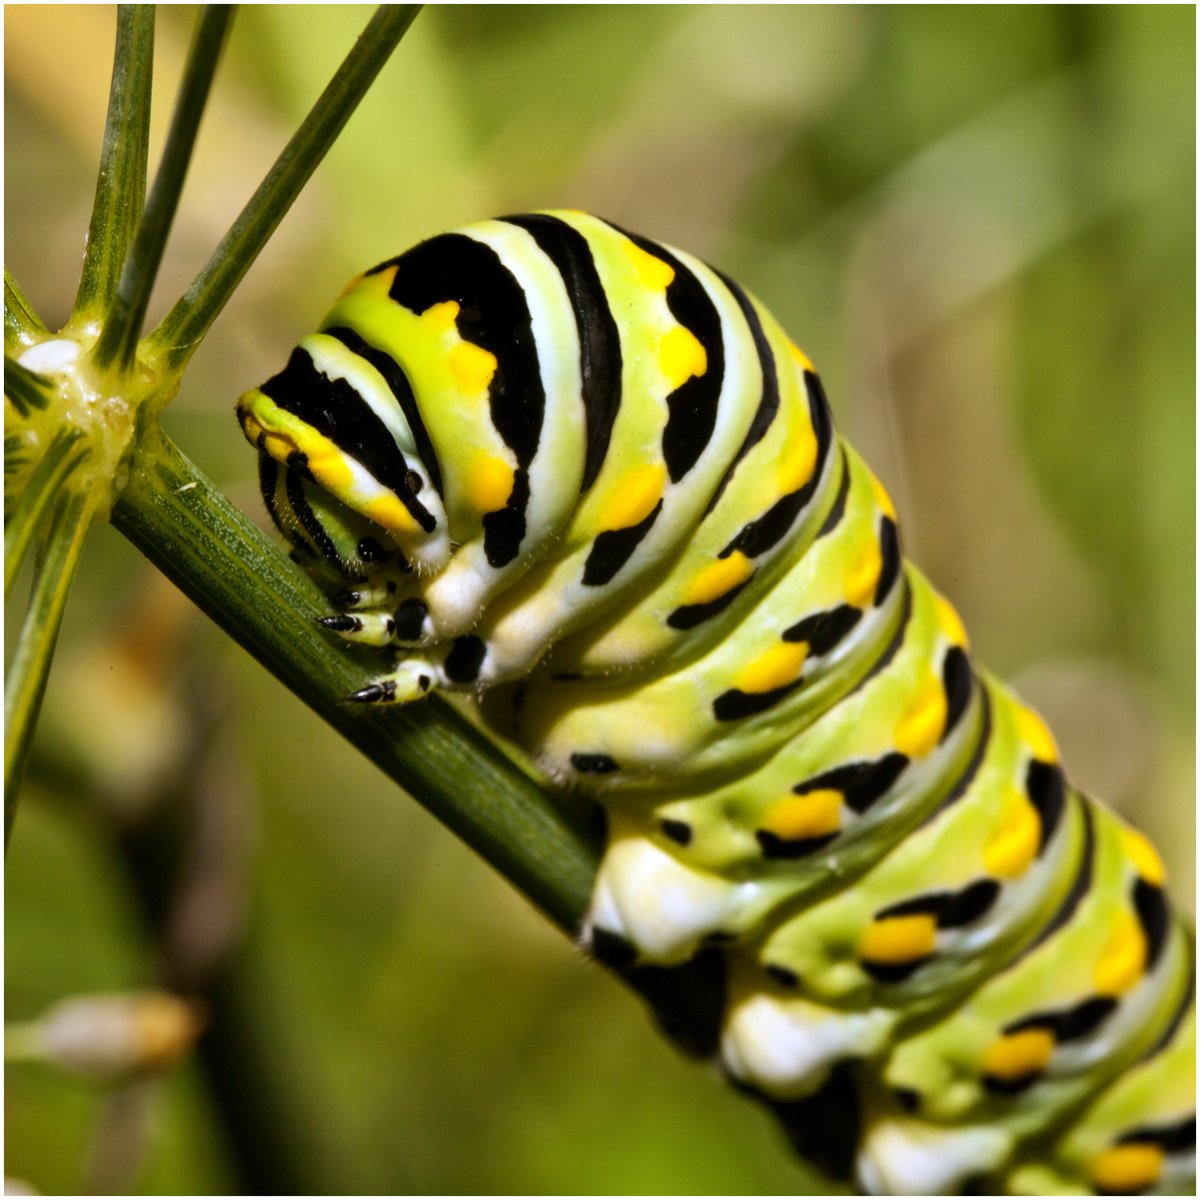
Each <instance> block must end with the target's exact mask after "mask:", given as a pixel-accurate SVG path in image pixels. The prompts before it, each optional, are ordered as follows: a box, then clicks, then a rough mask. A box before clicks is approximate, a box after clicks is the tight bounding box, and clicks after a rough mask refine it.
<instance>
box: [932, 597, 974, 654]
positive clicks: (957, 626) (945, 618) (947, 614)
mask: <svg viewBox="0 0 1201 1201" xmlns="http://www.w3.org/2000/svg"><path fill="white" fill-rule="evenodd" d="M934 617H935V620H936V621H937V622H938V628H939V629H940V630H942V632H943V633H944V634H946V636H947V637H948V638H949V639H950V640H951V641H952V642H953V643H954V644H955V645H956V646H962V647H963V648H964V649H965V650H966V649H967V645H968V641H967V630H965V629H964V628H963V619H962V618H961V617H960V616H959V614H958V613H957V612H956V611H955V606H954V605H952V604H951V602H950V601H949V600H947V598H946V597H945V596H939V595H938V593H937V592H936V593H935V594H934Z"/></svg>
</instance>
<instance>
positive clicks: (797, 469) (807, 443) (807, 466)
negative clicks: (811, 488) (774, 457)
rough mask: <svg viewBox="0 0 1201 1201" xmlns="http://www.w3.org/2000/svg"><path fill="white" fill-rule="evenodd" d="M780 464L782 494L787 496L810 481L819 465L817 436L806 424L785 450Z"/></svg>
mask: <svg viewBox="0 0 1201 1201" xmlns="http://www.w3.org/2000/svg"><path fill="white" fill-rule="evenodd" d="M784 453H785V458H784V460H783V462H781V464H780V495H781V496H787V495H788V494H789V493H790V492H795V491H796V490H797V489H798V488H800V487H801V486H802V485H803V484H807V483H808V482H809V479H810V477H811V476H812V475H813V469H814V467H816V466H817V436H816V435H815V434H814V432H813V430H812V429H811V428H810V427H809V426H806V427H805V428H804V429H803V430H800V431H799V432H798V433H797V436H796V437H795V438H794V439H793V441H792V442H791V443H790V444H789V446H788V447H787V449H786V450H785V452H784Z"/></svg>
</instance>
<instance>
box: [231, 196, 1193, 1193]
mask: <svg viewBox="0 0 1201 1201" xmlns="http://www.w3.org/2000/svg"><path fill="white" fill-rule="evenodd" d="M238 417H239V420H240V421H241V424H242V428H243V431H244V432H245V434H246V436H247V438H248V439H249V440H250V441H251V442H252V443H253V444H254V445H255V446H256V447H257V448H258V450H259V453H260V460H259V461H260V471H261V483H262V494H263V499H264V500H265V502H266V505H267V508H268V511H269V512H270V515H271V517H272V519H273V520H274V522H275V524H276V525H277V526H278V527H279V529H280V530H281V531H282V533H283V535H284V537H285V538H286V539H287V540H288V541H289V543H290V544H291V546H292V548H293V554H294V557H296V558H297V559H298V561H300V562H301V563H302V564H303V565H304V566H305V567H306V568H308V569H309V570H311V571H312V572H313V573H314V574H315V575H316V576H317V577H319V578H320V579H321V580H323V581H326V582H328V583H329V584H330V585H331V586H332V587H333V588H336V589H339V590H340V593H339V601H338V602H336V603H337V604H338V605H339V607H340V608H341V609H342V612H340V613H338V614H337V615H335V616H331V617H328V618H326V619H324V620H325V624H326V625H327V626H329V627H330V628H331V629H333V630H335V631H337V632H338V633H340V634H342V635H343V636H345V637H346V638H349V639H352V640H355V641H360V642H366V643H370V644H373V645H377V646H390V647H395V648H397V652H396V656H395V666H394V668H393V670H391V671H390V673H389V674H388V675H387V676H385V677H384V678H382V679H380V680H377V681H375V682H374V683H371V684H369V685H368V686H367V687H365V688H364V689H363V690H362V691H361V692H359V693H357V694H356V696H355V698H354V699H356V700H360V701H365V702H378V703H387V702H401V701H412V700H415V699H417V698H418V697H421V696H422V695H424V694H426V693H428V692H430V691H432V690H434V689H439V688H443V689H446V688H450V689H469V690H476V691H478V692H479V693H480V696H481V705H482V711H483V714H484V716H485V719H486V720H487V721H488V722H489V724H490V725H491V726H492V727H493V728H495V729H496V730H498V731H499V732H500V733H502V734H503V735H505V736H506V737H508V738H510V739H512V740H513V741H515V742H516V743H517V744H518V745H519V746H521V747H523V748H524V749H525V750H526V751H527V752H528V753H529V754H530V755H531V756H532V757H533V758H534V759H535V761H536V762H537V763H538V764H540V766H541V767H542V769H543V770H544V771H545V773H546V775H547V776H548V777H550V778H551V779H552V780H554V781H556V782H558V783H561V784H568V785H574V786H577V787H578V788H580V789H582V790H584V791H586V792H588V793H589V794H591V795H593V796H594V797H595V798H596V799H597V800H598V801H599V802H600V803H601V804H602V806H603V807H604V809H605V811H606V813H607V818H608V842H607V848H606V852H605V855H604V859H603V862H602V865H601V869H600V873H599V876H598V879H597V883H596V887H595V892H594V896H593V900H592V905H591V910H590V913H589V916H588V918H587V923H586V927H585V931H584V938H585V940H586V941H587V942H588V944H589V945H590V946H592V948H593V949H594V950H595V951H596V953H597V954H598V955H599V956H600V957H601V958H603V959H606V960H608V961H609V962H615V963H625V964H632V963H637V964H657V965H671V964H679V963H683V962H685V961H687V960H689V959H691V958H692V957H694V956H696V955H697V954H698V952H700V951H701V948H707V950H705V951H704V952H703V953H704V954H708V955H713V954H717V955H718V957H719V960H720V963H721V967H722V979H723V981H724V984H723V987H724V999H723V1017H722V1025H721V1035H720V1058H721V1061H722V1064H723V1066H724V1068H725V1070H726V1072H727V1073H728V1074H729V1075H730V1076H731V1077H732V1078H733V1079H734V1080H735V1081H736V1082H738V1083H739V1084H740V1085H741V1086H742V1087H744V1088H746V1089H748V1090H750V1091H752V1092H755V1093H757V1094H760V1095H762V1096H764V1097H766V1098H769V1099H770V1100H771V1101H772V1103H773V1104H774V1105H775V1106H776V1108H777V1109H778V1111H779V1112H780V1113H781V1114H782V1115H784V1116H786V1115H788V1114H789V1113H792V1114H794V1115H796V1114H811V1113H812V1112H813V1109H812V1106H809V1107H808V1108H806V1099H807V1098H808V1099H813V1098H815V1097H816V1098H818V1099H819V1100H820V1098H821V1096H822V1095H823V1090H829V1089H832V1088H836V1089H838V1090H839V1092H840V1096H842V1097H844V1098H845V1097H848V1096H849V1098H850V1102H851V1105H852V1107H853V1111H854V1113H855V1114H856V1128H855V1130H854V1132H853V1137H852V1139H851V1140H850V1144H849V1145H850V1147H851V1152H852V1155H853V1159H854V1165H855V1169H856V1172H857V1175H858V1179H859V1181H860V1182H861V1184H862V1185H863V1186H864V1187H866V1188H868V1189H870V1190H872V1191H875V1192H891V1193H918V1194H926V1193H941V1192H958V1191H962V1190H965V1189H972V1190H973V1191H985V1192H1006V1193H1017V1194H1040V1193H1056V1192H1060V1193H1062V1192H1097V1193H1108V1194H1113V1193H1138V1192H1148V1193H1173V1192H1185V1191H1189V1192H1191V1191H1192V1188H1193V1185H1192V1180H1193V1176H1194V1167H1193V1161H1194V1133H1193V1131H1194V1126H1195V1117H1194V1112H1195V1101H1194V1085H1193V1077H1194V1068H1193V1058H1194V1041H1195V1038H1194V1031H1195V1021H1194V1015H1193V1003H1192V994H1193V951H1192V940H1191V937H1190V935H1189V934H1188V933H1187V932H1186V930H1185V929H1184V927H1183V926H1182V924H1181V923H1180V921H1179V920H1178V919H1177V918H1175V917H1174V916H1173V914H1172V911H1171V909H1170V907H1169V902H1168V900H1167V899H1166V895H1165V891H1164V871H1163V867H1162V864H1161V862H1160V859H1159V857H1158V855H1157V854H1156V852H1155V850H1154V849H1153V847H1152V846H1151V845H1150V843H1149V842H1148V841H1147V840H1146V839H1145V838H1144V837H1143V836H1142V835H1141V834H1139V833H1137V832H1136V831H1134V830H1133V829H1131V828H1129V827H1128V826H1126V825H1125V824H1124V823H1122V822H1121V821H1120V820H1119V819H1118V818H1116V817H1115V816H1114V815H1113V814H1111V813H1110V812H1109V811H1108V810H1106V809H1104V808H1101V807H1100V806H1098V805H1096V804H1094V803H1093V802H1091V801H1089V800H1087V799H1086V798H1084V797H1083V796H1081V795H1080V794H1079V793H1078V792H1076V791H1075V790H1073V789H1072V788H1071V787H1070V786H1069V785H1068V784H1067V782H1066V780H1065V776H1064V772H1063V769H1062V767H1061V765H1060V761H1059V755H1058V753H1057V751H1056V747H1055V743H1054V741H1053V739H1052V737H1051V735H1050V733H1049V732H1048V730H1047V728H1046V727H1045V725H1044V724H1043V722H1042V721H1041V720H1040V718H1039V717H1038V716H1037V715H1036V714H1035V713H1034V712H1033V711H1031V710H1030V709H1029V708H1027V707H1025V706H1024V705H1023V704H1022V703H1021V701H1019V700H1018V699H1017V698H1016V697H1015V696H1014V695H1013V694H1012V693H1010V692H1008V691H1007V690H1006V689H1005V688H1004V687H1003V686H1002V685H1001V684H1000V683H998V682H997V681H996V680H995V679H993V678H992V677H991V676H989V675H988V674H987V673H985V672H984V671H982V670H981V669H979V668H978V667H976V665H975V664H973V662H972V660H971V658H970V655H969V650H968V642H967V637H966V634H965V632H964V629H963V626H962V624H961V622H960V620H959V618H958V616H957V614H956V613H955V611H954V609H953V608H952V607H951V605H950V604H949V603H948V602H947V601H946V600H945V599H943V598H942V597H941V596H940V595H939V594H938V593H937V592H935V591H934V589H933V588H932V587H931V585H930V584H929V583H928V582H927V581H926V579H925V578H924V577H923V576H922V575H921V574H920V573H919V572H918V571H917V570H916V569H915V568H914V567H913V566H912V565H911V564H909V563H907V562H906V561H905V560H904V558H903V557H902V554H901V546H900V540H899V535H898V530H897V519H896V514H895V512H894V509H893V506H892V502H891V500H890V499H889V496H888V494H887V493H886V492H885V490H884V488H883V487H882V486H881V485H880V483H879V482H878V481H877V480H876V478H875V477H874V476H873V475H872V473H871V471H870V470H869V469H868V468H867V466H866V465H865V464H864V463H863V461H862V460H861V459H860V458H859V457H858V456H857V455H856V454H855V452H854V450H853V449H852V448H851V447H850V446H848V445H847V444H846V443H844V442H843V441H841V440H840V439H839V437H838V436H837V434H836V433H835V431H834V429H833V426H832V422H831V417H830V411H829V408H828V406H827V401H826V398H825V396H824V394H823V391H822V385H821V383H820V381H819V379H818V376H817V374H816V372H815V370H814V368H813V366H812V364H811V363H810V361H809V359H808V358H807V357H806V356H805V355H804V353H802V352H801V351H800V350H799V349H798V348H797V347H796V346H795V345H794V344H793V343H792V342H791V341H790V340H789V338H788V337H787V335H786V334H785V333H784V332H783V331H782V330H781V329H780V327H779V326H778V324H777V323H776V322H775V321H774V320H773V318H772V316H771V314H770V313H768V312H767V311H766V310H765V309H764V308H763V306H762V305H760V304H759V303H758V302H757V301H756V300H755V299H754V298H753V297H751V296H750V295H749V294H748V293H746V292H745V291H743V289H742V288H740V287H739V286H738V285H737V284H736V283H735V282H734V281H733V280H730V279H728V278H726V277H725V276H724V275H722V274H721V273H720V272H717V271H715V270H713V269H712V268H710V267H708V266H706V265H705V264H703V263H701V262H699V261H698V260H696V259H695V258H693V257H691V256H689V255H687V254H684V253H682V252H681V251H678V250H673V249H669V248H668V247H666V246H662V245H660V244H658V243H655V242H652V241H650V240H648V239H646V238H642V237H638V236H636V235H634V234H630V233H626V232H625V231H623V230H621V229H619V228H617V227H616V226H613V225H611V224H608V223H607V222H605V221H602V220H600V219H598V218H596V217H592V216H588V215H586V214H583V213H578V212H556V213H539V214H532V215H524V216H515V217H507V218H504V219H502V220H496V221H483V222H480V223H478V224H473V225H470V226H467V227H465V228H463V229H460V230H458V231H456V232H453V233H448V234H443V235H441V236H439V237H435V238H433V239H431V240H429V241H426V242H422V243H421V244H419V245H417V246H416V247H414V248H413V249H411V250H409V251H407V252H406V253H405V254H402V255H400V256H399V257H398V258H394V259H390V260H388V261H387V262H385V263H381V264H380V265H379V266H378V267H375V268H373V269H372V270H370V271H368V272H366V273H365V274H364V275H362V276H360V277H359V278H357V279H356V280H354V281H353V282H352V283H351V284H350V286H349V287H348V288H347V289H346V291H345V292H344V293H343V294H342V296H341V298H340V299H339V300H338V301H337V303H336V304H335V305H334V307H333V309H332V310H331V311H330V313H329V315H328V316H327V317H326V318H325V320H324V322H323V323H322V325H321V328H320V331H319V332H318V333H316V334H313V335H311V336H309V337H306V338H304V339H303V340H302V341H301V342H300V344H299V345H298V346H297V348H296V349H295V350H294V351H293V352H292V356H291V358H290V359H289V360H288V363H287V366H286V367H285V368H284V369H283V370H282V371H281V372H280V373H279V374H278V375H275V376H273V377H272V378H271V379H270V380H268V381H267V382H266V383H265V384H263V385H262V387H261V388H258V389H256V390H253V391H251V392H248V393H247V394H246V395H245V396H243V397H242V399H241V401H240V403H239V408H238ZM714 948H719V950H717V951H714ZM802 1120H803V1119H802ZM794 1136H795V1137H797V1140H798V1142H800V1143H804V1141H805V1140H804V1132H803V1131H799V1130H794Z"/></svg>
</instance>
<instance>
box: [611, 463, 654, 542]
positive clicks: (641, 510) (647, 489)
mask: <svg viewBox="0 0 1201 1201" xmlns="http://www.w3.org/2000/svg"><path fill="white" fill-rule="evenodd" d="M666 478H667V472H666V470H665V469H664V467H663V464H662V463H645V464H643V466H641V467H635V468H634V470H633V471H631V472H629V473H628V474H627V475H626V477H625V478H624V479H623V480H622V481H621V483H620V484H619V485H618V486H617V487H616V488H615V489H614V490H613V494H612V496H611V497H610V499H609V506H608V508H607V509H606V510H605V515H604V519H603V520H604V522H605V527H606V528H607V529H610V530H625V529H628V528H629V527H630V526H632V525H637V524H638V523H639V522H640V521H645V520H646V518H647V517H649V516H650V514H651V512H652V510H653V509H654V507H655V506H656V505H657V504H658V503H659V501H660V500H661V499H662V497H663V483H664V481H665V480H666Z"/></svg>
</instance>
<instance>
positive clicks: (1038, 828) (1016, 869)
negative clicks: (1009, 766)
mask: <svg viewBox="0 0 1201 1201" xmlns="http://www.w3.org/2000/svg"><path fill="white" fill-rule="evenodd" d="M1041 835H1042V822H1041V821H1039V817H1038V810H1037V809H1035V807H1034V806H1033V805H1032V804H1031V803H1030V801H1029V798H1028V797H1027V796H1026V795H1025V794H1024V793H1021V792H1018V791H1017V789H1014V790H1013V791H1011V792H1010V794H1009V799H1008V801H1007V803H1006V806H1005V812H1004V813H1003V815H1002V817H1001V821H1000V823H999V826H998V828H997V830H996V832H995V833H994V834H993V835H992V837H991V838H989V840H988V842H986V843H985V844H984V868H985V870H986V871H987V872H988V873H989V874H990V875H993V876H1000V877H1001V878H1002V879H1003V880H1013V879H1016V878H1017V877H1018V876H1020V875H1021V874H1022V873H1023V872H1024V871H1025V870H1026V869H1027V868H1028V867H1029V866H1030V864H1031V863H1033V862H1034V857H1035V856H1036V855H1037V854H1038V841H1039V838H1040V837H1041Z"/></svg>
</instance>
